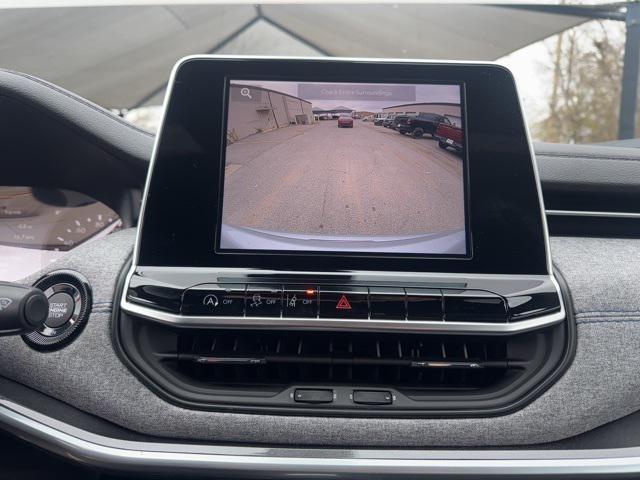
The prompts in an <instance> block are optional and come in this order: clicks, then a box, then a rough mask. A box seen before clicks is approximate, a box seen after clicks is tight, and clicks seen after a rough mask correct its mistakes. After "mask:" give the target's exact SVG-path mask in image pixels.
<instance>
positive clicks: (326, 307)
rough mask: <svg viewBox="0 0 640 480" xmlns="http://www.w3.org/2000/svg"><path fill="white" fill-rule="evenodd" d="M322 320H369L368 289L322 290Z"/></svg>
mask: <svg viewBox="0 0 640 480" xmlns="http://www.w3.org/2000/svg"><path fill="white" fill-rule="evenodd" d="M319 297H320V318H359V319H367V318H369V298H368V297H369V295H368V290H367V288H366V287H362V288H359V287H326V288H322V287H321V288H320V293H319Z"/></svg>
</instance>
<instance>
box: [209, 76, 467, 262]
mask: <svg viewBox="0 0 640 480" xmlns="http://www.w3.org/2000/svg"><path fill="white" fill-rule="evenodd" d="M227 91H228V99H227V102H228V103H227V105H228V107H227V118H226V146H225V162H224V176H223V178H224V185H223V194H222V223H221V225H220V226H219V232H218V245H217V247H218V250H220V251H262V252H265V253H266V252H267V251H278V252H283V251H284V252H287V251H293V252H295V251H306V252H345V253H354V254H358V253H367V254H376V253H383V254H384V253H395V254H405V255H444V256H460V257H465V256H469V252H468V248H467V244H468V242H467V236H468V232H467V227H466V225H467V221H466V211H465V207H466V202H465V170H466V169H465V165H464V164H465V140H464V138H465V131H464V121H463V119H464V114H465V112H464V109H463V105H464V102H463V101H462V86H461V85H460V84H382V83H366V84H362V83H357V84H356V83H313V82H290V81H260V80H233V79H232V80H230V82H229V86H228V89H227Z"/></svg>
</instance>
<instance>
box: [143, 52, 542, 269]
mask: <svg viewBox="0 0 640 480" xmlns="http://www.w3.org/2000/svg"><path fill="white" fill-rule="evenodd" d="M231 77H233V78H236V79H243V78H251V77H259V78H264V79H269V80H285V79H291V78H295V79H297V80H308V81H312V80H313V81H336V82H340V81H344V82H348V81H376V82H388V83H393V82H411V81H414V82H420V81H429V82H435V83H437V82H441V83H451V82H454V83H455V82H463V83H464V84H465V90H466V106H467V125H468V157H469V186H468V188H469V193H470V195H469V197H470V200H469V205H470V212H469V217H470V223H471V238H472V251H473V257H472V258H471V259H468V260H440V259H433V258H427V257H425V258H420V259H412V258H392V257H390V256H386V257H381V256H378V257H371V256H368V257H367V256H366V255H359V256H349V257H343V256H335V255H333V256H328V257H327V256H317V255H315V256H314V255H292V254H288V255H276V254H273V255H254V256H250V255H240V256H239V255H222V254H219V253H216V252H215V251H214V239H215V232H216V228H217V225H218V223H219V219H218V218H217V212H218V208H219V205H218V195H219V191H218V185H219V184H220V181H221V178H220V172H221V164H220V162H221V158H222V149H223V147H224V128H223V113H224V109H225V103H224V99H225V94H224V92H225V82H226V79H227V78H231ZM372 258H375V260H374V261H373V262H372V261H371V260H372ZM547 258H548V257H547V252H546V247H545V226H544V218H543V215H542V210H541V206H540V199H539V192H538V188H537V182H536V179H535V171H534V167H533V165H532V160H531V151H530V147H529V143H528V140H527V135H526V131H525V127H524V120H523V117H522V112H521V109H520V105H519V101H518V97H517V94H516V91H515V84H514V81H513V78H512V76H511V74H510V73H509V72H508V71H507V70H506V69H504V68H502V67H499V66H490V65H464V64H429V63H400V62H398V63H393V62H387V63H380V62H374V61H371V62H368V61H358V62H349V61H339V60H322V61H317V60H272V59H269V60H266V59H263V60H251V59H241V58H238V59H219V58H218V59H187V60H185V61H183V62H182V63H181V64H180V65H179V67H178V68H177V70H176V71H175V74H174V82H173V87H172V89H171V94H170V96H169V100H168V104H167V105H166V114H165V118H164V123H163V130H162V133H161V136H160V138H159V140H158V142H157V148H156V155H155V160H154V166H153V172H152V175H151V177H150V182H149V188H148V191H147V200H146V207H145V212H144V220H143V223H142V230H141V238H140V248H139V251H138V259H137V260H138V264H139V265H146V266H183V267H187V266H199V267H220V268H225V267H251V268H266V269H268V268H277V269H288V270H324V271H326V270H348V269H352V270H354V269H355V270H367V269H372V268H373V269H377V270H395V271H400V270H405V271H449V272H466V273H490V272H491V273H505V274H509V273H511V274H513V273H515V274H518V273H528V274H548V273H549V272H548V261H547Z"/></svg>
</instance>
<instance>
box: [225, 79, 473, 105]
mask: <svg viewBox="0 0 640 480" xmlns="http://www.w3.org/2000/svg"><path fill="white" fill-rule="evenodd" d="M231 83H241V84H243V85H255V86H258V87H263V88H268V89H270V90H275V91H276V92H282V93H286V94H289V95H293V96H294V97H300V98H303V100H308V101H309V102H311V103H312V105H313V108H321V109H325V110H330V109H332V108H335V107H338V106H344V107H347V108H352V109H353V110H357V111H369V112H380V111H382V109H383V108H385V107H390V106H393V105H399V104H407V103H433V102H438V103H440V102H444V103H460V87H459V86H458V85H410V86H411V87H415V97H413V96H412V97H411V98H408V97H406V96H401V95H399V94H398V96H394V95H393V93H392V94H391V95H390V96H389V97H387V98H385V99H380V100H373V101H372V100H369V99H367V100H349V99H336V100H329V99H324V98H323V99H321V100H318V99H315V98H308V97H307V98H305V97H304V96H301V94H300V93H299V91H298V87H299V85H300V83H299V82H271V81H258V80H255V81H250V80H242V81H239V82H234V81H233V80H232V81H231ZM303 83H304V84H306V85H312V86H316V87H317V90H319V91H320V90H321V89H327V90H335V89H338V88H340V86H341V85H342V86H344V85H345V84H344V83H320V82H303ZM389 85H391V84H385V83H370V84H364V83H353V84H349V86H351V87H353V88H354V90H358V91H361V90H364V89H374V90H375V89H378V88H380V87H385V86H389ZM405 85H406V84H405Z"/></svg>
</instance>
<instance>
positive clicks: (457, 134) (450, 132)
mask: <svg viewBox="0 0 640 480" xmlns="http://www.w3.org/2000/svg"><path fill="white" fill-rule="evenodd" d="M445 120H446V121H444V122H441V123H440V124H438V127H437V128H436V133H435V135H434V137H435V138H436V139H437V140H438V146H439V147H440V148H443V149H446V148H447V147H453V148H455V149H456V151H458V152H461V151H462V140H463V139H462V128H461V127H460V123H459V122H458V123H453V122H451V121H449V119H448V118H446V119H445Z"/></svg>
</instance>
